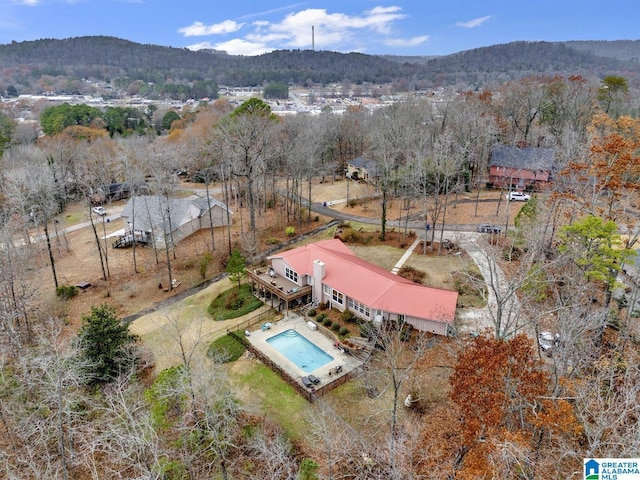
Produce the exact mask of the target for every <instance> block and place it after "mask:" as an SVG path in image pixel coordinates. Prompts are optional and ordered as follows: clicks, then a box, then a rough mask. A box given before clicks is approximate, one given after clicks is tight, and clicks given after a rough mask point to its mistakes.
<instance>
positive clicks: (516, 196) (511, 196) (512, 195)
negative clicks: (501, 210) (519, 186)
mask: <svg viewBox="0 0 640 480" xmlns="http://www.w3.org/2000/svg"><path fill="white" fill-rule="evenodd" d="M507 200H509V201H511V200H513V201H514V202H528V201H529V200H531V195H529V194H528V193H522V192H509V193H508V194H507Z"/></svg>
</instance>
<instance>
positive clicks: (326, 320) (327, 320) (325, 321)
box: [322, 317, 333, 327]
mask: <svg viewBox="0 0 640 480" xmlns="http://www.w3.org/2000/svg"><path fill="white" fill-rule="evenodd" d="M332 323H333V321H332V320H331V319H330V318H329V317H327V318H325V319H323V320H322V324H323V325H324V326H325V327H330V326H331V324H332Z"/></svg>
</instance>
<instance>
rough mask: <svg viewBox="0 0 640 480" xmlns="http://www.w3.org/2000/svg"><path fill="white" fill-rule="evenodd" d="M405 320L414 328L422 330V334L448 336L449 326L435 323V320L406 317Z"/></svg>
mask: <svg viewBox="0 0 640 480" xmlns="http://www.w3.org/2000/svg"><path fill="white" fill-rule="evenodd" d="M404 320H405V322H407V323H408V324H409V325H411V326H412V327H413V328H415V329H417V330H420V331H421V332H431V333H434V334H436V335H443V336H446V335H447V333H448V324H447V323H444V322H434V321H433V320H426V319H424V318H416V317H405V319H404Z"/></svg>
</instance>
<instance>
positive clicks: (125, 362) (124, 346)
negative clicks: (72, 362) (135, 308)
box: [78, 304, 137, 384]
mask: <svg viewBox="0 0 640 480" xmlns="http://www.w3.org/2000/svg"><path fill="white" fill-rule="evenodd" d="M82 321H83V325H82V328H81V329H80V332H79V333H78V346H79V350H80V352H81V353H80V354H81V356H82V358H83V360H85V361H87V363H88V366H87V367H86V368H87V374H88V377H89V379H90V380H89V381H90V383H91V384H101V383H108V382H110V381H112V380H114V379H115V378H116V377H117V376H118V375H119V374H120V373H122V372H125V371H127V370H129V369H130V368H131V367H132V366H133V365H135V363H136V362H137V354H136V352H135V349H133V348H132V347H134V346H135V343H136V341H137V337H136V336H135V335H132V334H131V333H129V327H128V326H127V325H125V324H124V323H122V322H121V321H120V320H119V319H118V317H117V316H116V312H115V309H114V308H113V307H111V306H109V305H106V304H102V305H100V306H99V307H91V313H90V314H89V315H87V316H85V317H83V318H82Z"/></svg>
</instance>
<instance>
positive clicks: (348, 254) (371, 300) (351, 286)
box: [249, 239, 458, 335]
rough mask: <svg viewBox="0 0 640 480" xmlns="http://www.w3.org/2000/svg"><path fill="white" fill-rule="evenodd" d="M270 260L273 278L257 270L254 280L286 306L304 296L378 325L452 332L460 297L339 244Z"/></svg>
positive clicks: (324, 244) (321, 245) (252, 275)
mask: <svg viewBox="0 0 640 480" xmlns="http://www.w3.org/2000/svg"><path fill="white" fill-rule="evenodd" d="M268 259H269V260H270V261H271V266H270V267H269V269H268V270H269V272H268V274H267V273H264V274H260V273H259V272H257V271H254V272H249V277H250V278H251V279H252V280H253V281H254V282H258V283H259V284H260V286H261V288H263V289H264V290H265V291H267V290H268V291H269V292H271V293H272V294H274V295H275V296H277V297H278V298H279V299H280V300H281V301H282V302H286V303H287V305H288V303H289V302H290V301H293V300H297V298H299V297H301V296H303V298H304V299H305V301H309V300H311V301H313V302H318V303H320V302H328V303H329V305H330V307H331V308H337V309H338V310H340V311H344V310H346V309H349V310H351V311H352V312H353V313H355V314H356V315H357V316H358V317H360V318H363V319H366V320H369V321H373V322H375V323H380V322H383V321H398V322H403V321H404V322H407V323H408V324H410V325H412V326H413V327H415V328H416V329H418V330H420V331H425V332H431V333H435V334H438V335H447V334H449V333H450V332H451V327H452V326H453V321H454V318H455V314H456V302H457V300H458V292H455V291H452V290H443V289H438V288H429V287H423V286H421V285H417V284H415V283H413V282H411V281H409V280H407V279H405V278H402V277H399V276H397V275H393V274H392V273H391V272H389V271H387V270H385V269H383V268H380V267H377V266H375V265H372V264H370V263H368V262H366V261H364V260H362V259H360V258H358V257H357V256H355V255H354V254H353V252H352V251H351V250H349V248H348V247H347V246H345V245H344V244H343V243H342V242H341V241H340V240H339V239H331V240H324V241H321V242H316V243H312V244H309V245H305V246H303V247H299V248H294V249H293V250H288V251H285V252H282V253H278V254H275V255H271V256H270V257H268ZM279 279H282V280H281V281H280V283H279V282H278V280H279ZM282 282H284V285H283V284H281V283H282Z"/></svg>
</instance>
